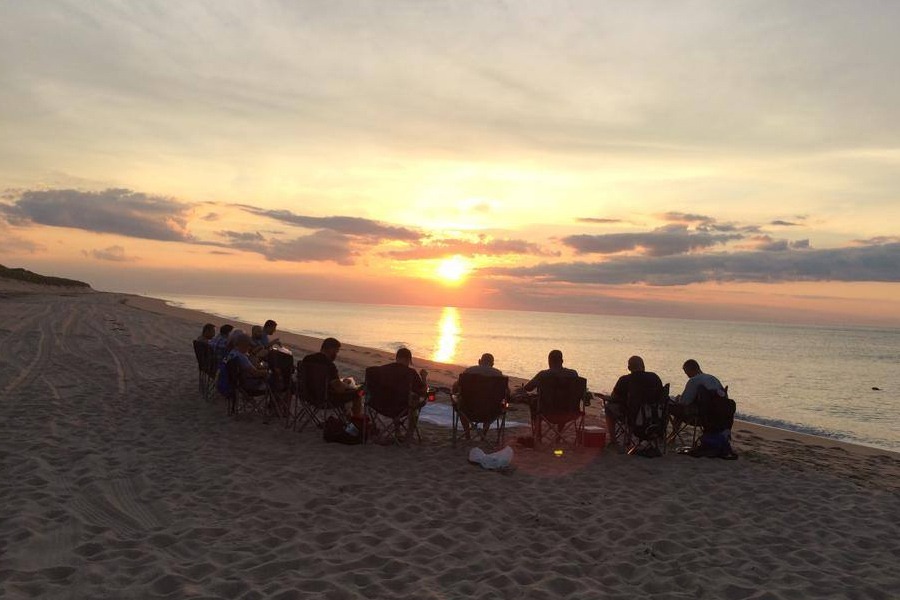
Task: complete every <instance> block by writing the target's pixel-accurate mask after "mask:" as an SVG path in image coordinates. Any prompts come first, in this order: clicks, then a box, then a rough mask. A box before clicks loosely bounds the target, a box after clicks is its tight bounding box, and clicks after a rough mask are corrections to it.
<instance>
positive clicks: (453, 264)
mask: <svg viewBox="0 0 900 600" xmlns="http://www.w3.org/2000/svg"><path fill="white" fill-rule="evenodd" d="M471 270H472V268H471V267H470V266H469V263H468V261H467V260H466V259H464V258H463V257H462V256H459V255H456V256H453V257H450V258H445V259H444V260H442V261H441V262H439V263H438V266H437V276H438V279H440V280H441V281H443V282H445V283H450V284H455V283H460V282H461V281H462V280H463V279H465V277H466V275H468V274H469V271H471Z"/></svg>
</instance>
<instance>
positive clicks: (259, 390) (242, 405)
mask: <svg viewBox="0 0 900 600" xmlns="http://www.w3.org/2000/svg"><path fill="white" fill-rule="evenodd" d="M225 372H226V374H227V375H228V383H229V384H230V388H231V391H230V393H229V397H228V414H229V415H231V416H238V415H243V414H258V415H262V416H264V417H267V416H268V412H267V411H268V410H269V407H270V404H271V401H272V390H271V389H270V388H269V383H268V382H267V381H263V386H262V387H255V386H248V385H247V381H246V378H245V377H244V375H243V373H241V365H240V363H239V362H238V361H237V360H233V359H232V360H229V361H227V362H226V363H225Z"/></svg>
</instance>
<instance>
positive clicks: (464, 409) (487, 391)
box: [450, 373, 509, 446]
mask: <svg viewBox="0 0 900 600" xmlns="http://www.w3.org/2000/svg"><path fill="white" fill-rule="evenodd" d="M450 401H451V403H452V404H453V433H452V439H453V445H454V446H456V435H457V430H458V426H459V425H460V424H461V422H460V417H463V416H464V417H465V418H466V419H468V421H469V429H470V431H475V432H476V434H478V435H479V436H480V437H481V440H482V441H487V439H486V438H487V432H488V429H489V427H490V425H491V424H496V428H497V445H498V446H499V445H501V444H502V443H503V435H504V433H505V429H506V410H507V409H508V408H509V377H500V376H497V375H484V374H482V373H462V374H461V375H460V376H459V393H458V394H451V396H450ZM478 425H482V426H483V428H479V427H478Z"/></svg>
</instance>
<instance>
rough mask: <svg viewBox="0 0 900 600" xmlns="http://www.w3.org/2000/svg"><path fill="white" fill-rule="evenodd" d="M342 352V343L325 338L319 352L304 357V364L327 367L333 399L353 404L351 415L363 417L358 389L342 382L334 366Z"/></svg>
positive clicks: (331, 338)
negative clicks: (339, 353)
mask: <svg viewBox="0 0 900 600" xmlns="http://www.w3.org/2000/svg"><path fill="white" fill-rule="evenodd" d="M340 350H341V343H340V342H339V341H338V340H337V339H335V338H333V337H329V338H325V339H324V340H322V346H321V348H320V350H319V352H314V353H312V354H307V355H306V356H304V357H303V361H302V362H303V363H304V364H320V365H325V366H326V368H327V369H328V387H329V392H330V393H331V395H332V397H334V398H336V399H337V400H338V401H343V403H344V404H345V405H346V404H348V403H352V405H351V409H350V410H351V413H352V414H353V416H354V417H361V416H362V414H363V407H362V398H360V396H359V394H358V393H357V388H356V387H354V386H351V385H348V384H347V383H345V382H344V381H343V380H341V378H340V375H338V369H337V365H335V364H334V361H335V360H336V359H337V355H338V352H340Z"/></svg>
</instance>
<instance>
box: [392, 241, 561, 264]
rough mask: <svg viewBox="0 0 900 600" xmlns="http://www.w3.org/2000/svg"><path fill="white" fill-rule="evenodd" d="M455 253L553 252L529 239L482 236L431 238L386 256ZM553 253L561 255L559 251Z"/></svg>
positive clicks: (404, 257)
mask: <svg viewBox="0 0 900 600" xmlns="http://www.w3.org/2000/svg"><path fill="white" fill-rule="evenodd" d="M454 254H460V255H463V256H476V255H480V256H502V255H506V254H530V255H534V256H547V255H550V254H551V253H548V252H546V251H544V250H543V249H542V248H541V247H540V246H539V245H538V244H535V243H532V242H529V241H527V240H516V239H491V240H487V239H484V238H482V239H479V240H477V241H472V240H462V239H438V240H429V242H428V243H427V244H423V245H419V246H413V247H411V248H407V249H404V250H393V251H391V252H388V253H386V256H389V257H391V258H393V259H396V260H422V259H429V258H443V257H445V256H452V255H454ZM553 254H555V255H557V256H558V255H559V253H553Z"/></svg>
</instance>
